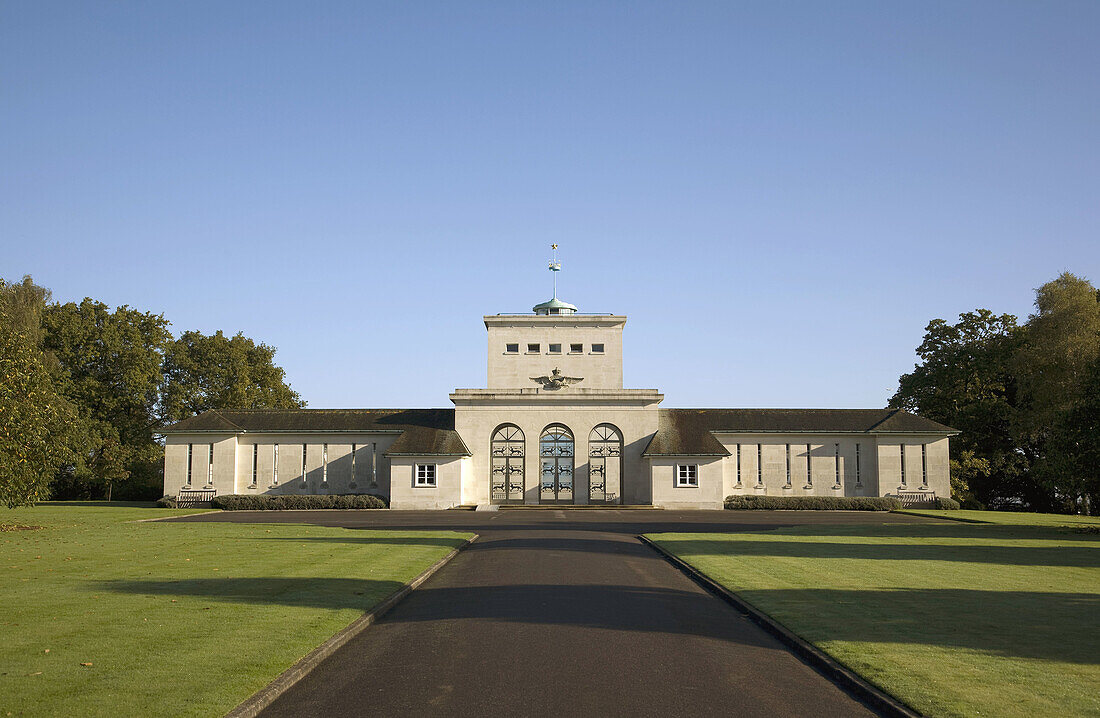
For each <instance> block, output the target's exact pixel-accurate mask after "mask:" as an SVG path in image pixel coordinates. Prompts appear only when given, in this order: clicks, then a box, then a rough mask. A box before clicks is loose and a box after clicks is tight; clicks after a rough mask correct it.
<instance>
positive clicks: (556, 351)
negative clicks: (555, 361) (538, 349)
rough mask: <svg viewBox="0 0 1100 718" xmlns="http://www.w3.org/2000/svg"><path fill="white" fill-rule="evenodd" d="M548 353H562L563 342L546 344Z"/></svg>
mask: <svg viewBox="0 0 1100 718" xmlns="http://www.w3.org/2000/svg"><path fill="white" fill-rule="evenodd" d="M554 347H557V349H555V348H554ZM546 353H547V354H561V344H560V343H557V342H555V343H553V344H547V345H546Z"/></svg>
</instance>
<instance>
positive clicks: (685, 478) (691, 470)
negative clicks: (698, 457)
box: [672, 464, 699, 489]
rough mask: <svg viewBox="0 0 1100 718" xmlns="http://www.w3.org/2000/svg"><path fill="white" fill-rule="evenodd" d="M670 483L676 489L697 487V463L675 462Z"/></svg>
mask: <svg viewBox="0 0 1100 718" xmlns="http://www.w3.org/2000/svg"><path fill="white" fill-rule="evenodd" d="M672 484H673V486H675V487H676V488H677V489H697V488H699V464H676V473H675V475H674V477H673V482H672Z"/></svg>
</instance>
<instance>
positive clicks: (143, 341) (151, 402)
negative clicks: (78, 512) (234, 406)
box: [43, 299, 171, 496]
mask: <svg viewBox="0 0 1100 718" xmlns="http://www.w3.org/2000/svg"><path fill="white" fill-rule="evenodd" d="M43 325H44V327H45V330H46V336H45V347H46V349H47V350H49V351H51V352H53V354H54V355H55V356H56V357H57V360H58V362H59V363H60V366H61V368H62V369H63V370H64V375H63V377H62V383H61V391H62V393H63V394H64V395H65V396H66V397H67V398H68V399H69V401H70V402H72V403H73V404H74V405H75V406H76V407H77V410H78V412H79V420H78V422H77V429H78V432H77V433H78V436H77V437H76V439H75V440H74V448H75V449H76V457H75V460H74V461H73V463H72V465H71V466H70V467H69V468H68V470H65V471H62V472H61V475H60V476H59V480H58V488H59V489H62V490H63V492H64V493H66V494H68V495H70V496H89V495H91V494H92V493H93V492H95V493H97V494H98V493H100V492H101V491H102V490H103V489H106V487H107V486H108V485H109V484H116V483H119V482H122V481H126V480H130V481H133V480H134V479H137V480H138V482H137V483H138V486H135V487H134V489H135V490H137V489H139V487H146V491H147V492H148V493H156V487H157V485H158V484H159V482H160V478H159V471H158V469H157V467H158V466H159V465H161V462H162V456H163V449H162V447H161V446H160V445H159V444H157V443H156V442H155V441H154V440H153V437H152V429H153V428H154V427H155V426H156V425H157V424H158V423H159V422H158V416H157V412H156V408H157V398H158V389H159V387H160V383H161V379H162V363H163V359H164V349H165V346H166V345H167V343H168V340H169V339H170V338H171V335H170V334H169V333H168V322H167V321H166V320H165V319H164V317H163V316H162V315H158V314H151V313H148V312H141V311H138V310H136V309H131V308H129V307H126V306H122V307H119V308H117V309H115V310H114V311H111V309H110V308H109V307H108V306H107V305H105V304H103V303H102V302H96V301H93V300H91V299H84V301H82V302H81V303H80V304H75V303H72V302H70V303H68V304H53V305H50V306H48V307H47V308H46V311H45V313H44V315H43ZM105 470H107V472H108V473H107V474H104V473H103V471H105Z"/></svg>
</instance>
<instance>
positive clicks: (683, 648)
mask: <svg viewBox="0 0 1100 718" xmlns="http://www.w3.org/2000/svg"><path fill="white" fill-rule="evenodd" d="M183 520H188V521H236V522H247V523H260V522H263V523H272V522H278V523H309V524H319V525H325V526H344V527H347V528H351V529H357V528H358V529H378V528H394V529H432V530H440V529H451V530H458V531H473V532H476V533H478V534H479V535H480V538H479V539H478V540H477V542H475V543H474V544H472V545H471V546H470V547H468V548H467V549H465V550H464V551H462V552H461V553H459V554H458V555H457V556H456V557H455V558H454V560H452V561H451V562H450V563H449V564H447V565H446V566H445V567H444V568H443V569H441V570H440V571H439V572H437V573H436V574H435V575H434V576H432V578H431V579H429V580H428V581H427V582H425V583H424V584H423V585H422V586H420V588H418V589H417V590H416V591H414V592H412V593H411V594H410V595H409V597H408V598H406V599H405V600H404V601H403V602H401V603H400V604H399V605H398V606H397V607H395V608H394V609H393V610H392V611H391V612H390V613H388V614H387V615H386V616H384V617H383V618H382V619H381V620H380V621H379V622H378V623H376V624H375V625H373V626H371V627H370V628H368V629H367V630H366V631H364V632H363V633H361V634H359V635H358V636H357V637H356V638H354V639H352V640H351V641H350V642H348V643H347V644H346V645H344V646H343V647H342V648H340V649H339V650H338V651H337V652H336V653H334V654H333V655H332V656H330V657H329V658H328V659H326V660H325V661H323V662H322V663H321V664H320V665H319V666H317V667H316V668H315V669H314V670H313V671H312V672H311V673H310V674H309V675H307V676H306V677H305V678H304V679H303V680H302V681H300V682H299V683H297V684H296V685H295V686H294V687H292V688H291V689H290V690H289V691H287V692H286V693H284V694H283V695H282V696H280V697H279V698H278V699H277V700H276V701H275V702H274V703H273V704H271V705H270V706H269V707H268V708H267V709H265V710H264V711H263V712H262V713H261V715H262V716H265V718H275V717H276V716H295V717H299V716H313V715H332V716H376V715H387V716H414V715H415V716H479V715H480V716H688V715H691V716H698V715H708V714H724V715H731V716H815V717H822V718H825V717H827V716H861V715H862V716H866V715H874V712H873V711H872V710H871V709H870V708H868V707H867V706H865V705H864V704H862V703H860V702H859V701H857V700H856V699H855V698H854V697H852V696H851V695H849V694H847V693H846V692H844V691H843V690H841V689H840V688H838V687H837V686H836V685H835V684H834V683H832V682H831V681H829V680H828V679H826V678H825V677H824V676H822V675H821V674H819V673H817V672H816V671H815V670H814V669H813V668H811V667H810V666H809V665H807V664H805V663H803V662H802V661H801V660H800V659H799V658H797V657H796V656H795V655H794V654H792V653H790V652H789V651H788V650H787V649H786V648H785V647H784V646H783V645H782V644H781V643H779V642H778V641H777V640H776V639H774V638H773V637H772V636H770V635H769V634H767V633H765V632H764V631H763V630H762V629H760V628H759V627H758V626H756V624H754V623H752V622H751V621H749V620H748V619H747V618H745V617H744V616H742V615H741V614H740V613H739V612H738V611H736V610H735V609H733V608H731V607H730V606H729V605H728V604H726V603H725V602H723V601H721V600H720V599H718V598H715V597H714V596H712V595H711V594H710V593H708V592H706V591H705V590H703V589H702V588H700V587H699V586H698V585H697V584H695V583H694V582H693V581H692V580H691V579H689V578H688V577H687V576H685V575H684V574H683V573H681V572H680V571H679V570H677V569H676V568H674V567H673V566H672V565H670V564H669V563H668V562H667V561H665V560H664V559H663V558H661V557H660V556H658V555H657V554H656V553H655V552H654V551H653V550H652V549H650V548H648V547H646V546H645V545H643V544H642V543H641V542H639V541H638V540H637V539H636V538H635V536H636V535H638V534H640V533H654V532H661V531H697V532H698V531H727V532H728V531H748V530H760V529H764V528H777V527H781V526H792V525H800V524H815V523H816V524H837V523H867V522H873V523H886V522H889V523H913V522H920V521H922V519H919V518H917V517H910V516H904V515H898V514H882V513H877V512H876V513H870V512H866V513H864V512H755V511H754V512H721V511H695V512H673V511H652V512H651V511H617V510H607V511H565V510H562V511H500V512H476V513H475V512H465V511H442V512H412V511H408V512H404V511H385V512H382V511H379V512H371V511H348V512H344V511H293V512H290V511H288V512H231V513H214V514H206V515H202V516H194V517H189V518H187V519H183Z"/></svg>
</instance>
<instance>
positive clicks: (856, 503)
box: [726, 495, 901, 511]
mask: <svg viewBox="0 0 1100 718" xmlns="http://www.w3.org/2000/svg"><path fill="white" fill-rule="evenodd" d="M726 508H727V509H731V510H735V511H746V510H758V511H775V510H792V509H793V510H805V511H893V510H895V509H900V508H901V502H900V501H898V500H897V499H894V498H890V497H888V496H736V495H734V496H727V497H726Z"/></svg>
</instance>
